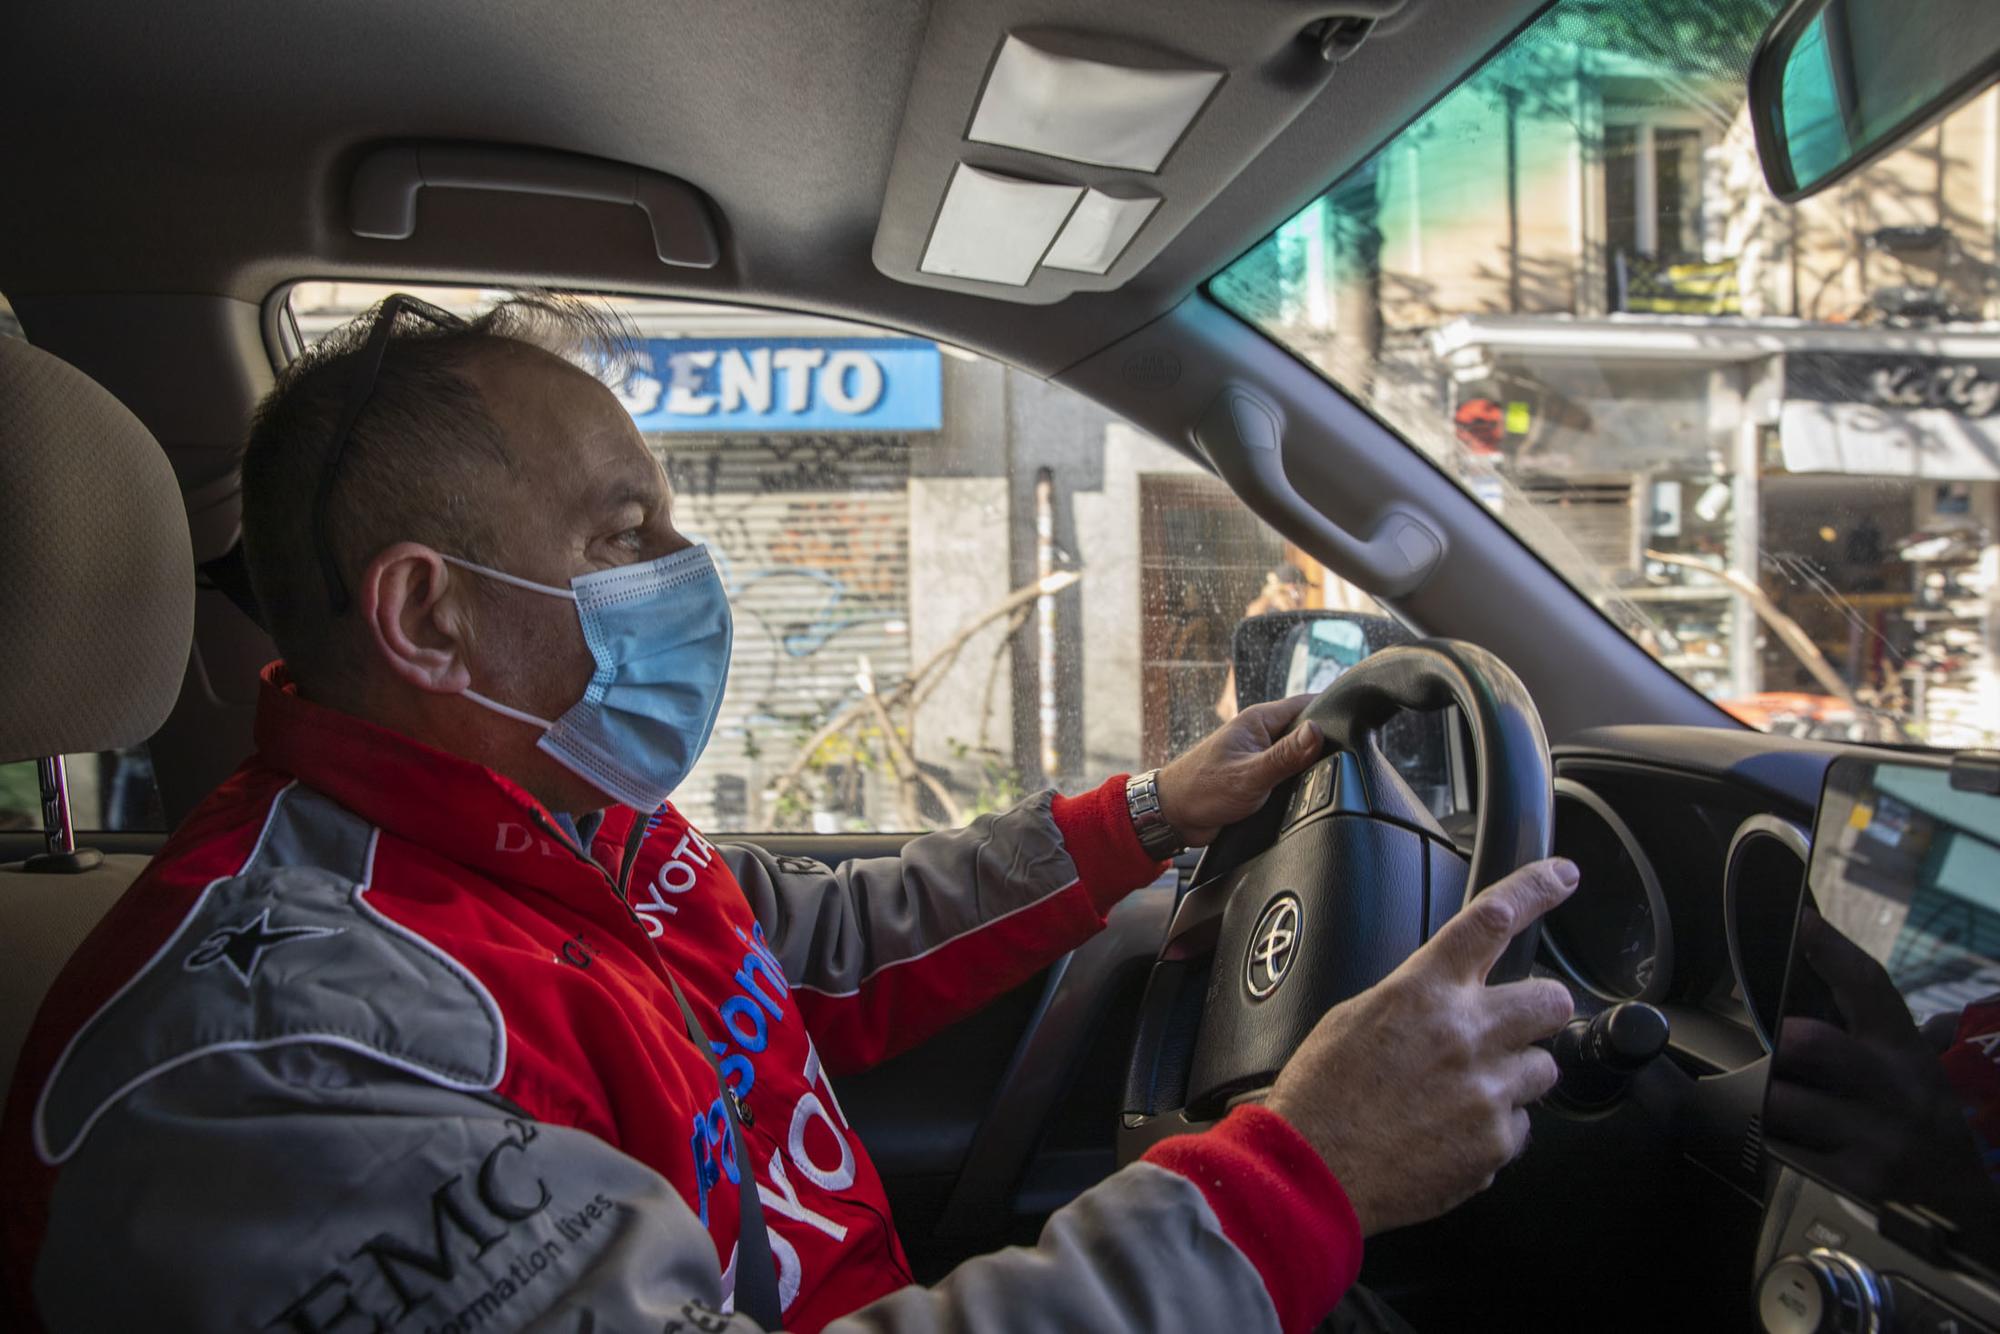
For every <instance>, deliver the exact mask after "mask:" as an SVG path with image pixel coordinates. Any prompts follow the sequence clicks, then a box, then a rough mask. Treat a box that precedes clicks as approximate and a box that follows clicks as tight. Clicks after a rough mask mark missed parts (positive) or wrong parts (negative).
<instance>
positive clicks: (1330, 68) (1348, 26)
mask: <svg viewBox="0 0 2000 1334" xmlns="http://www.w3.org/2000/svg"><path fill="white" fill-rule="evenodd" d="M1402 2H1403V0H1344V2H1343V0H1335V3H1333V4H1331V5H1329V4H1326V3H1324V2H1322V3H1318V4H1312V3H1290V2H1289V0H1278V2H1276V3H1268V4H1263V5H1257V6H1244V5H1204V4H1198V3H1194V2H1193V0H1150V2H1148V0H1099V3H1097V4H1095V5H1093V6H1092V7H1091V8H1090V9H1089V11H1088V12H1089V21H1090V23H1091V25H1092V30H1090V31H1083V30H1078V29H1066V28H1052V27H1047V26H1041V25H1039V24H1037V23H1036V22H1034V20H1033V17H1032V15H1033V13H1034V11H1031V10H1029V9H1027V7H1026V6H1025V5H1023V4H1020V3H1018V0H1012V2H1010V0H1003V3H1000V4H989V3H984V2H983V0H936V2H935V4H934V5H933V7H932V14H931V20H930V23H929V25H928V26H927V28H926V29H925V34H924V45H923V50H922V52H921V54H920V56H919V58H918V60H917V63H916V71H917V72H916V75H915V77H914V79H913V80H912V83H911V86H910V94H909V97H908V99H907V101H906V102H905V105H904V111H903V124H902V128H901V131H900V133H899V135H898V138H897V143H896V155H895V158H894V160H893V161H892V163H891V165H890V171H889V181H888V185H887V188H886V191H885V194H884V199H883V206H882V217H881V221H880V223H879V224H878V226H877V228H876V233H875V247H874V258H875V266H876V267H877V268H878V269H880V270H881V271H882V272H883V273H885V274H887V275H888V276H889V277H891V278H894V279H897V280H898V281H901V282H906V283H912V284H916V285H919V286H926V287H940V288H946V289H949V290H954V291H961V292H970V293H977V294H979V295H982V296H991V297H996V298H998V299H1001V300H1007V301H1019V302H1029V303H1034V304H1048V303H1051V302H1055V301H1060V300H1062V299H1063V298H1064V297H1066V296H1069V295H1070V294H1071V293H1073V292H1085V291H1109V290H1111V289H1113V288H1116V287H1119V286H1122V285H1123V284H1125V283H1126V282H1128V281H1129V280H1130V279H1131V278H1132V277H1133V276H1134V275H1136V274H1137V273H1139V272H1140V270H1142V269H1143V268H1145V266H1146V265H1147V264H1148V263H1149V262H1151V261H1152V259H1153V258H1154V257H1155V256H1156V255H1158V254H1159V253H1160V251H1161V250H1162V249H1164V248H1165V247H1166V246H1167V245H1168V244H1170V243H1171V242H1172V241H1173V239H1174V237H1175V236H1176V235H1178V234H1179V233H1180V231H1181V230H1182V229H1183V228H1185V227H1186V226H1187V225H1188V223H1190V222H1191V221H1192V220H1193V219H1194V218H1195V217H1196V216H1197V215H1199V214H1200V212H1201V211H1202V209H1204V208H1205V207H1207V205H1208V204H1209V203H1210V202H1211V201H1212V200H1213V199H1214V198H1215V197H1216V196H1217V195H1218V194H1220V193H1221V192H1222V191H1223V190H1224V189H1225V188H1226V187H1227V186H1228V185H1229V183H1230V182H1231V181H1232V180H1234V179H1235V178H1236V176H1237V174H1238V173H1239V172H1241V171H1242V170H1243V169H1244V168H1245V167H1246V166H1248V165H1249V164H1250V163H1251V162H1252V161H1254V160H1255V159H1256V157H1257V155H1258V154H1259V153H1261V152H1262V151H1263V149H1264V148H1265V146H1266V145H1267V144H1269V143H1270V142H1271V140H1272V139H1273V138H1275V137H1276V136H1277V135H1278V134H1279V133H1280V132H1281V131H1282V130H1283V129H1284V128H1285V127H1286V126H1287V125H1289V124H1290V123H1291V122H1292V120H1293V119H1294V118H1295V117H1296V116H1297V115H1298V114H1299V112H1300V111H1302V110H1304V109H1305V107H1306V106H1307V105H1308V104H1310V103H1311V102H1312V101H1313V99H1314V98H1315V97H1316V96H1317V95H1318V94H1319V92H1320V90H1321V89H1322V88H1323V87H1324V86H1325V85H1326V82H1327V80H1328V79H1329V78H1332V77H1335V74H1334V72H1335V70H1336V68H1337V67H1338V64H1339V63H1340V61H1341V60H1342V59H1345V58H1346V56H1347V55H1350V54H1352V52H1353V50H1354V47H1355V45H1357V44H1358V37H1353V34H1365V33H1366V32H1367V31H1369V30H1370V28H1371V26H1372V24H1373V22H1374V21H1375V20H1377V19H1379V18H1381V17H1383V16H1385V15H1387V14H1390V13H1393V12H1394V11H1395V10H1397V9H1398V8H1400V7H1401V4H1402ZM1328 25H1334V28H1335V29H1337V30H1338V31H1339V32H1340V33H1341V34H1343V37H1342V43H1343V44H1341V45H1340V49H1339V51H1338V52H1337V53H1335V52H1334V51H1333V47H1334V45H1335V44H1334V43H1330V42H1329V41H1328V40H1326V36H1327V34H1328V32H1329V31H1331V30H1333V29H1329V27H1328ZM1160 33H1171V34H1172V40H1173V46H1171V47H1170V46H1167V45H1164V44H1162V43H1161V42H1160V41H1159V40H1158V39H1157V38H1156V37H1154V36H1151V35H1150V34H1160ZM1350 37H1353V39H1352V40H1349V38H1350ZM1363 58H1365V56H1364V57H1363Z"/></svg>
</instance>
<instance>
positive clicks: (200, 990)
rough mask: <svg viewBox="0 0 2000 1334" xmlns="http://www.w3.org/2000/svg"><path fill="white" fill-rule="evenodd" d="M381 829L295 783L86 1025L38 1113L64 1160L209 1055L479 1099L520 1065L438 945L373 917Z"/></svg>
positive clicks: (472, 987) (501, 1030)
mask: <svg viewBox="0 0 2000 1334" xmlns="http://www.w3.org/2000/svg"><path fill="white" fill-rule="evenodd" d="M375 838H376V831H375V830H374V828H373V827H372V826H371V825H369V824H368V823H367V822H366V821H364V820H362V819H361V818H360V817H358V816H356V815H354V814H352V813H351V812H349V811H347V810H345V809H343V808H342V807H340V806H338V805H336V804H334V803H333V802H332V801H331V800H329V799H327V798H326V797H323V796H321V795H320V794H319V793H317V792H314V791H313V790H312V789H310V788H306V787H301V786H299V785H298V784H296V783H294V784H293V785H291V786H290V787H288V788H286V789H285V790H284V791H283V792H281V793H280V794H279V795H278V797H277V798H276V799H275V800H274V801H273V802H272V804H271V813H270V815H269V816H268V817H267V819H266V822H265V826H264V830H263V833H262V836H261V837H260V838H259V839H258V842H257V846H256V848H255V849H254V850H253V851H252V852H251V854H250V857H249V859H248V861H246V862H245V863H244V865H243V867H242V869H241V870H240V871H239V872H238V873H237V874H236V875H234V876H230V877H227V878H224V879H220V880H217V881H215V882H214V883H213V884H211V885H209V886H208V887H207V888H206V889H204V890H203V891H202V893H201V896H200V898H199V899H197V901H196V903H195V906H194V907H193V909H191V910H190V911H189V913H188V915H187V918H186V919H185V920H184V921H183V922H182V923H181V926H180V929H179V930H177V931H176V932H175V933H174V934H173V936H172V937H170V938H169V939H168V941H167V943H166V944H165V945H164V946H162V947H161V948H160V950H159V952H158V953H157V954H155V955H154V956H153V958H152V959H151V960H150V961H149V962H148V963H147V964H146V966H145V967H144V968H142V969H140V971H139V972H138V973H137V974H135V975H134V976H133V977H132V979H131V980H130V981H128V982H127V983H126V984H125V985H124V986H123V987H122V988H120V989H119V991H118V993H117V994H116V995H115V996H113V997H112V999H111V1000H110V1001H109V1002H107V1003H106V1004H105V1006H104V1007H103V1008H102V1009H100V1010H99V1011H98V1012H97V1013H96V1014H95V1015H93V1016H92V1017H91V1018H90V1019H89V1021H88V1022H86V1023H85V1024H84V1025H83V1027H82V1028H81V1029H79V1030H78V1031H77V1033H76V1035H75V1036H74V1037H73V1038H72V1039H71V1040H70V1042H69V1045H68V1046H67V1047H66V1048H65V1049H64V1050H63V1052H62V1054H61V1056H60V1057H58V1059H57V1061H56V1064H55V1067H54V1068H53V1069H52V1070H51V1071H50V1072H49V1078H48V1080H47V1082H46V1083H45V1084H44V1086H43V1090H42V1094H41V1097H40V1099H39V1100H38V1101H37V1103H36V1106H35V1115H34V1139H35V1149H36V1152H37V1153H39V1154H40V1155H41V1157H42V1158H43V1160H44V1161H47V1162H50V1163H60V1162H62V1161H64V1160H65V1159H66V1158H68V1157H69V1156H70V1155H71V1154H72V1153H74V1152H75V1151H76V1148H77V1146H78V1144H79V1143H81V1142H82V1140H83V1139H84V1137H85V1136H86V1135H87V1134H88V1133H89V1132H90V1129H91V1127H92V1126H93V1125H94V1124H95V1123H96V1121H97V1119H98V1118H99V1117H101V1116H103V1115H104V1114H105V1112H107V1111H108V1110H109V1109H110V1107H111V1106H112V1105H113V1104H114V1103H115V1102H116V1101H117V1100H118V1099H119V1098H121V1097H125V1096H128V1095H129V1094H130V1093H131V1092H132V1091H133V1090H135V1089H137V1088H139V1087H141V1086H143V1085H144V1084H145V1083H147V1082H148V1081H150V1080H152V1079H155V1078H157V1077H159V1076H160V1075H162V1074H164V1073H166V1072H167V1071H170V1070H172V1069H174V1068H176V1067H177V1066H179V1065H181V1064H184V1063H186V1062H189V1061H195V1060H199V1059H200V1058H202V1057H203V1056H205V1055H208V1054H211V1053H218V1052H227V1051H235V1050H243V1049H249V1048H262V1047H277V1046H285V1045H292V1044H300V1043H315V1044H322V1045H331V1046H339V1047H346V1048H349V1049H351V1050H355V1051H361V1052H365V1053H367V1054H369V1055H372V1056H374V1057H375V1058H376V1059H378V1060H379V1061H381V1062H382V1063H383V1064H385V1065H388V1066H392V1067H395V1068H399V1069H404V1070H408V1071H411V1072H412V1073H416V1074H419V1075H421V1076H422V1077H423V1078H426V1079H430V1080H434V1081H436V1082H438V1083H440V1084H444V1085H446V1086H447V1087H451V1088H457V1089H466V1090H480V1089H490V1088H493V1087H494V1086H495V1085H496V1084H498V1083H499V1081H500V1076H501V1073H502V1071H503V1070H504V1069H505V1067H506V1061H507V1041H506V1027H505V1024H504V1022H503V1021H502V1018H501V1014H500V1007H499V1005H498V1004H497V1003H496V1002H495V1001H494V999H493V996H492V993H491V992H489V991H488V990H487V989H486V988H485V987H484V986H483V985H481V983H480V982H479V980H478V979H477V978H475V977H473V976H472V974H471V973H469V972H467V971H466V970H465V969H464V968H463V967H461V966H460V965H459V964H458V963H457V961H456V960H454V959H452V958H451V957H450V956H449V955H447V954H445V953H444V952H442V951H441V950H439V949H438V948H437V947H436V946H434V945H431V944H430V943H429V942H427V941H425V940H423V939H422V938H420V937H418V936H416V935H414V934H412V933H411V932H409V931H408V930H406V929H404V928H403V927H401V926H399V925H397V924H396V923H395V922H392V921H390V920H389V919H388V918H386V917H384V916H382V915H381V914H380V913H378V912H376V911H375V910H374V909H373V908H372V907H370V906H369V905H368V902H367V893H368V876H369V873H370V870H371V867H372V863H373V860H374V849H375Z"/></svg>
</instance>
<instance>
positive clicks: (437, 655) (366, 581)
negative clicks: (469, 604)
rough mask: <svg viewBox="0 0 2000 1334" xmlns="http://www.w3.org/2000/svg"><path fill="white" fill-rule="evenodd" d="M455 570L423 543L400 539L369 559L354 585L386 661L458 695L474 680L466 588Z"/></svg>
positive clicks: (415, 680) (428, 686)
mask: <svg viewBox="0 0 2000 1334" xmlns="http://www.w3.org/2000/svg"><path fill="white" fill-rule="evenodd" d="M456 573H457V571H455V570H453V569H452V568H451V566H450V565H449V564H447V563H446V562H445V559H444V558H443V557H442V556H440V555H438V553H437V552H435V551H433V550H431V549H430V548H429V547H427V546H424V545H423V544H422V543H420V542H398V543H396V544H395V545H394V546H391V547H385V548H384V549H383V550H382V551H380V552H378V553H377V554H376V556H375V559H373V560H371V561H369V562H368V568H367V569H365V570H363V571H362V572H361V583H360V587H358V588H357V589H356V590H355V594H356V597H355V605H356V606H357V608H358V609H359V610H360V612H361V615H362V618H363V619H364V620H366V621H367V623H368V632H369V635H370V637H371V638H372V639H373V640H374V644H375V652H376V654H377V656H379V657H380V658H381V660H382V663H383V665H384V666H386V667H387V668H388V669H389V670H390V671H391V672H394V673H395V674H396V676H397V677H398V678H400V679H401V680H403V681H406V682H408V683H409V684H410V685H413V686H415V687H416V688H417V689H419V690H428V691H430V692H432V693H433V694H438V695H455V694H458V693H459V692H460V691H463V690H464V689H465V688H466V687H467V686H469V685H471V684H472V672H471V669H470V668H469V667H468V666H467V665H466V657H467V654H466V647H467V638H468V633H469V631H470V628H471V627H470V625H469V624H468V622H467V620H466V616H465V594H466V590H465V588H464V585H463V581H462V580H454V579H453V575H455V574H456Z"/></svg>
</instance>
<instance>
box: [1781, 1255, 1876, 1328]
mask: <svg viewBox="0 0 2000 1334" xmlns="http://www.w3.org/2000/svg"><path fill="white" fill-rule="evenodd" d="M1882 1306H1883V1303H1882V1301H1881V1297H1880V1289H1879V1288H1878V1286H1877V1285H1876V1282H1875V1275H1874V1274H1873V1273H1872V1272H1871V1271H1870V1270H1869V1269H1868V1267H1867V1266H1866V1265H1864V1264H1862V1263H1861V1262H1860V1261H1858V1260H1856V1259H1854V1258H1853V1257H1852V1256H1850V1255H1847V1254H1845V1253H1843V1252H1841V1251H1832V1250H1827V1249H1825V1248H1824V1247H1822V1248H1819V1249H1816V1250H1812V1251H1808V1252H1807V1253H1806V1254H1804V1255H1787V1256H1785V1257H1784V1258H1783V1259H1781V1260H1779V1261H1778V1262H1777V1263H1776V1264H1773V1265H1772V1266H1771V1267H1770V1268H1769V1269H1767V1270H1765V1271H1764V1277H1763V1278H1762V1279H1761V1280H1760V1281H1759V1282H1758V1284H1757V1317H1758V1319H1759V1320H1760V1321H1761V1322H1762V1324H1763V1326H1764V1329H1765V1331H1766V1334H1880V1331H1881V1330H1882V1329H1883V1328H1884V1324H1883V1318H1882V1317H1883V1312H1882Z"/></svg>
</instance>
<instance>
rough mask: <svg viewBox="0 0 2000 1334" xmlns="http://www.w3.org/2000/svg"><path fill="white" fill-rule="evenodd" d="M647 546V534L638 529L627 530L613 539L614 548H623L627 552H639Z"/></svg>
mask: <svg viewBox="0 0 2000 1334" xmlns="http://www.w3.org/2000/svg"><path fill="white" fill-rule="evenodd" d="M645 544H646V534H645V533H644V532H643V531H641V530H640V529H637V528H627V529H626V530H625V531H624V532H622V533H620V534H618V535H617V536H616V537H614V538H612V539H611V545H612V546H614V547H622V548H623V549H625V550H626V551H638V550H639V549H640V548H642V547H644V546H645Z"/></svg>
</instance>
